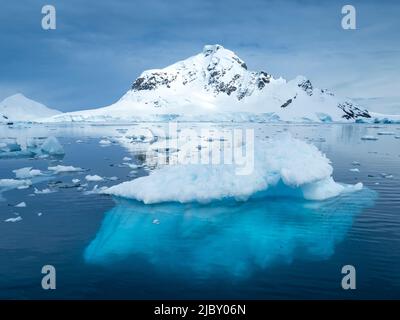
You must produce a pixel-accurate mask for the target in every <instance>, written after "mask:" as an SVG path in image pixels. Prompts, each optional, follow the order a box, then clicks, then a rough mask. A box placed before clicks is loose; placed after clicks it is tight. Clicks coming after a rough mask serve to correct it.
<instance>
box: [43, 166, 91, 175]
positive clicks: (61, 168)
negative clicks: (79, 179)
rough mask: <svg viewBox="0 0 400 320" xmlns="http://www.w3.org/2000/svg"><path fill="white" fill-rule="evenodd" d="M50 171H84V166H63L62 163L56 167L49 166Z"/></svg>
mask: <svg viewBox="0 0 400 320" xmlns="http://www.w3.org/2000/svg"><path fill="white" fill-rule="evenodd" d="M47 169H48V170H50V171H53V172H54V173H56V174H57V173H63V172H79V171H83V169H82V168H79V167H73V166H62V165H57V166H54V167H48V168H47Z"/></svg>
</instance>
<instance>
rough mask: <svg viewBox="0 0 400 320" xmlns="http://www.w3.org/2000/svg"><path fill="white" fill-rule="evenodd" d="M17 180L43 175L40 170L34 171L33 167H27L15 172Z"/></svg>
mask: <svg viewBox="0 0 400 320" xmlns="http://www.w3.org/2000/svg"><path fill="white" fill-rule="evenodd" d="M13 172H14V173H15V177H16V178H17V179H28V178H32V177H36V176H40V175H42V172H41V171H40V170H38V169H32V167H25V168H21V169H16V170H13Z"/></svg>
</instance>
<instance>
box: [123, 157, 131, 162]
mask: <svg viewBox="0 0 400 320" xmlns="http://www.w3.org/2000/svg"><path fill="white" fill-rule="evenodd" d="M131 160H132V158H130V157H123V159H122V161H131Z"/></svg>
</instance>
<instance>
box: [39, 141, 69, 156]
mask: <svg viewBox="0 0 400 320" xmlns="http://www.w3.org/2000/svg"><path fill="white" fill-rule="evenodd" d="M40 149H41V151H42V152H44V153H47V154H50V155H63V154H65V152H64V148H63V147H62V145H61V144H60V142H59V141H58V140H57V138H56V137H48V138H47V139H46V140H45V141H44V142H43V144H42V145H41V146H40Z"/></svg>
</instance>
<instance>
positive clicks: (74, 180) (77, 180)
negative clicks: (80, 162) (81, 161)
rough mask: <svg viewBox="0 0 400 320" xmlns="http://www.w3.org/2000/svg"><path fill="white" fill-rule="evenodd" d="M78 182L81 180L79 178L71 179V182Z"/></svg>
mask: <svg viewBox="0 0 400 320" xmlns="http://www.w3.org/2000/svg"><path fill="white" fill-rule="evenodd" d="M79 182H81V180H79V179H72V183H75V184H78V183H79Z"/></svg>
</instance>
